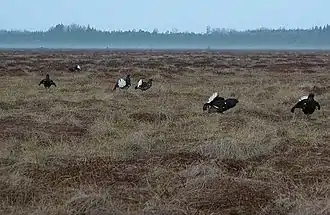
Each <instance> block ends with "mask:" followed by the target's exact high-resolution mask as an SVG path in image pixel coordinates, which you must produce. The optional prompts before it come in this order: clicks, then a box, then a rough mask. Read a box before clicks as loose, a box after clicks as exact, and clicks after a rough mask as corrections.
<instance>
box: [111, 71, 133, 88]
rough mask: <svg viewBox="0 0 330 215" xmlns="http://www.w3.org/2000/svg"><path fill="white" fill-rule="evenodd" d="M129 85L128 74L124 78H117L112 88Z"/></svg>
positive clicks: (127, 86) (129, 76)
mask: <svg viewBox="0 0 330 215" xmlns="http://www.w3.org/2000/svg"><path fill="white" fill-rule="evenodd" d="M130 86H131V75H130V74H128V75H127V76H126V78H119V79H118V80H117V82H116V84H115V87H114V88H113V90H115V89H117V88H118V87H119V88H120V89H128V88H129V87H130Z"/></svg>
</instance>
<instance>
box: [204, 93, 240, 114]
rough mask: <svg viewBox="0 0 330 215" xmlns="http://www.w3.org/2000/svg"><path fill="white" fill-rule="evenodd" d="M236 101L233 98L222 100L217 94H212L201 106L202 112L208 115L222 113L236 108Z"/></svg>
mask: <svg viewBox="0 0 330 215" xmlns="http://www.w3.org/2000/svg"><path fill="white" fill-rule="evenodd" d="M237 103H238V100H237V99H235V98H228V99H224V98H223V97H220V96H218V93H216V92H215V93H213V94H212V96H210V98H209V100H208V101H207V102H206V103H205V104H204V105H203V110H204V111H206V110H207V111H208V112H209V113H213V112H218V113H223V112H225V111H227V110H229V109H231V108H233V107H235V106H236V104H237Z"/></svg>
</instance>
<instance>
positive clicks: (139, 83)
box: [137, 79, 142, 87]
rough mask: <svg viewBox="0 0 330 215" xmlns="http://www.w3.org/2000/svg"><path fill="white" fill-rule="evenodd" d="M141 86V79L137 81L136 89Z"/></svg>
mask: <svg viewBox="0 0 330 215" xmlns="http://www.w3.org/2000/svg"><path fill="white" fill-rule="evenodd" d="M141 86H142V79H140V80H139V82H138V84H137V87H141Z"/></svg>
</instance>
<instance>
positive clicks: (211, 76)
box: [0, 51, 330, 215]
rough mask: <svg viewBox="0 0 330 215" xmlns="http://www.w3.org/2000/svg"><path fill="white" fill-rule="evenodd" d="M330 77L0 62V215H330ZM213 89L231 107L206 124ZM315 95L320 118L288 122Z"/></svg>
mask: <svg viewBox="0 0 330 215" xmlns="http://www.w3.org/2000/svg"><path fill="white" fill-rule="evenodd" d="M74 63H79V65H81V67H82V69H83V71H82V72H76V73H70V72H68V71H67V68H68V67H69V66H72V65H73V64H74ZM329 71H330V56H329V54H328V53H305V54H304V53H294V52H292V53H281V52H277V53H275V52H273V53H259V54H258V53H239V52H235V53H234V54H230V53H207V52H199V53H198V52H194V53H192V52H191V53H189V52H184V53H179V52H176V53H170V52H166V53H165V52H85V53H84V52H70V53H69V52H45V53H38V52H8V51H7V52H0V88H1V91H0V98H1V100H0V114H1V116H0V143H1V151H0V172H1V175H0V189H1V192H0V202H1V205H0V214H4V215H5V214H15V215H20V214H36V215H37V214H50V215H52V214H92V215H101V214H102V215H105V214H160V215H161V214H163V215H165V214H177V215H179V214H198V215H201V214H222V215H226V214H267V215H281V214H283V215H284V214H296V215H307V214H311V215H312V214H330V148H329V147H330V132H329V130H330V108H329V107H330V98H329V97H330V72H329ZM46 73H49V74H50V78H51V79H53V80H54V81H55V83H56V84H57V87H56V88H54V87H52V88H50V89H48V90H46V89H44V87H43V86H38V83H39V81H40V80H41V79H43V78H44V76H45V74H46ZM127 73H131V78H132V82H133V86H132V87H131V88H130V89H128V90H117V91H114V92H113V91H112V88H113V86H114V83H115V80H116V79H117V78H118V77H124V76H126V74H127ZM139 78H146V79H148V78H153V80H154V83H153V86H152V88H150V89H149V90H148V91H145V92H142V91H137V90H135V89H134V87H135V84H136V83H137V81H138V79H139ZM216 91H217V92H218V93H219V94H220V95H221V96H224V97H231V96H235V97H237V98H238V99H239V103H238V104H237V106H236V107H234V108H233V109H231V110H229V111H227V112H225V113H224V114H207V113H203V112H202V106H203V104H204V103H205V102H206V101H207V99H208V97H209V96H210V95H211V94H212V93H213V92H216ZM311 91H313V92H314V93H315V99H316V100H317V101H318V102H319V103H320V104H321V110H320V111H319V110H316V111H315V113H314V114H313V115H312V117H311V120H308V119H306V117H305V116H304V115H303V114H302V112H301V111H300V110H299V109H297V110H296V114H295V115H296V117H295V119H293V115H294V114H292V113H291V112H290V109H291V107H292V106H293V105H294V104H295V103H296V102H297V100H298V98H299V97H300V96H303V95H307V94H308V93H309V92H311Z"/></svg>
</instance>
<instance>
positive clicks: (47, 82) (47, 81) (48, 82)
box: [39, 74, 56, 88]
mask: <svg viewBox="0 0 330 215" xmlns="http://www.w3.org/2000/svg"><path fill="white" fill-rule="evenodd" d="M41 84H43V85H44V86H45V88H49V87H50V86H52V85H54V86H55V87H56V84H55V82H54V81H53V80H51V79H50V78H49V74H46V78H45V79H42V80H41V81H40V83H39V86H40V85H41Z"/></svg>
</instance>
